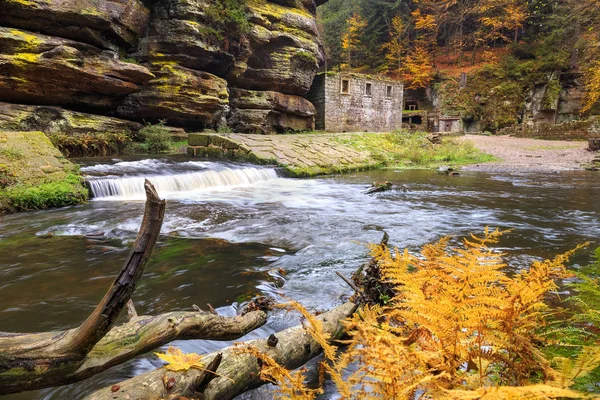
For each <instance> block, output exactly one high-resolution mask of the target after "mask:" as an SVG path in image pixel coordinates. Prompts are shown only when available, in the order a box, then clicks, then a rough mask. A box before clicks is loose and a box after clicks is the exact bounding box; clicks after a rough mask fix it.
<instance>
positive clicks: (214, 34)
mask: <svg viewBox="0 0 600 400" xmlns="http://www.w3.org/2000/svg"><path fill="white" fill-rule="evenodd" d="M247 10H248V7H247V5H246V2H245V1H244V0H215V1H211V2H210V3H209V6H208V7H207V8H206V9H205V11H204V12H205V14H206V17H207V18H206V22H207V23H208V24H209V27H208V28H204V29H203V31H204V33H205V34H206V35H207V36H208V37H209V38H212V39H213V40H215V41H216V42H218V43H219V44H221V42H223V41H225V39H226V38H233V37H236V36H240V35H243V34H244V33H247V32H249V31H250V28H251V25H250V22H249V21H248V18H247Z"/></svg>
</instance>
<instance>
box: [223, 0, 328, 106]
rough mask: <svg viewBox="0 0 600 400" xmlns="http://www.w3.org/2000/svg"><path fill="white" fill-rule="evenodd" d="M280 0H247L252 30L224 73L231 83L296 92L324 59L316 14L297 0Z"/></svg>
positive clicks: (305, 85)
mask: <svg viewBox="0 0 600 400" xmlns="http://www.w3.org/2000/svg"><path fill="white" fill-rule="evenodd" d="M280 3H284V4H278V3H275V2H273V1H260V0H249V1H248V3H247V4H248V9H249V12H250V17H249V20H250V22H251V23H252V30H251V31H250V32H249V33H248V34H247V35H246V37H247V44H246V47H247V48H246V49H245V50H240V54H239V55H238V56H237V57H236V65H235V68H234V69H233V70H232V72H231V73H230V74H229V75H228V77H227V80H228V81H229V82H230V84H231V86H234V87H239V88H244V89H250V90H272V91H277V92H282V93H286V94H295V95H299V96H303V95H305V94H306V93H307V92H308V90H309V89H310V86H311V84H312V80H313V78H314V76H315V74H316V72H317V70H318V69H319V66H320V65H321V64H322V63H323V62H324V59H325V58H324V53H323V47H322V45H321V42H320V41H319V38H318V33H317V24H316V19H315V16H314V14H313V13H311V10H309V9H307V8H306V7H305V6H304V5H303V4H302V3H300V2H296V3H295V4H296V5H295V6H293V7H292V6H289V5H287V3H288V2H285V1H280ZM311 4H312V3H311Z"/></svg>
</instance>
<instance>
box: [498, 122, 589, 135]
mask: <svg viewBox="0 0 600 400" xmlns="http://www.w3.org/2000/svg"><path fill="white" fill-rule="evenodd" d="M499 133H500V134H505V135H506V134H508V135H512V136H516V137H526V138H533V139H547V140H585V139H591V138H600V121H599V120H598V119H596V118H590V119H588V120H584V121H571V122H563V123H560V124H553V123H549V122H538V123H535V124H534V125H533V126H523V127H521V126H518V127H510V128H506V129H503V130H502V131H500V132H499Z"/></svg>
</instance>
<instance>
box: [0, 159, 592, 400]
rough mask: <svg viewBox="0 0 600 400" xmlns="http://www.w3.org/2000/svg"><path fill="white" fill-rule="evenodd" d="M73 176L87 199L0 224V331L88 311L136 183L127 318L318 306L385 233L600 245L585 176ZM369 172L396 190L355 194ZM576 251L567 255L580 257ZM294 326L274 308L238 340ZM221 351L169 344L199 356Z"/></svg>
mask: <svg viewBox="0 0 600 400" xmlns="http://www.w3.org/2000/svg"><path fill="white" fill-rule="evenodd" d="M96 162H97V161H96ZM83 172H84V174H86V175H88V181H89V184H90V188H91V190H92V191H93V193H94V196H95V198H94V199H93V200H92V201H91V202H90V203H89V204H87V205H82V206H77V207H69V208H63V209H58V210H50V211H39V212H31V213H22V214H17V215H11V216H7V217H4V219H3V220H1V221H0V331H22V332H33V331H44V330H51V329H66V328H71V327H74V326H77V325H78V324H79V323H80V322H81V321H82V320H83V319H84V318H85V317H86V316H87V315H88V314H89V313H90V311H91V310H92V309H93V308H94V307H95V305H96V304H97V302H98V301H99V300H100V298H101V297H102V296H103V294H104V292H105V290H106V288H107V287H108V286H109V285H110V283H111V282H112V279H113V278H114V276H115V274H116V273H117V271H118V270H119V268H120V266H121V263H122V262H123V260H124V259H125V257H126V255H127V252H128V246H129V245H130V244H131V242H132V241H133V240H134V238H135V235H136V232H137V229H138V227H139V224H140V222H141V214H142V211H143V207H144V202H143V199H144V192H143V181H144V178H148V179H150V180H151V181H152V182H153V183H154V184H155V185H156V186H157V188H158V191H159V193H160V195H161V196H162V197H164V198H166V199H167V211H166V216H165V222H164V224H163V228H162V235H161V237H160V239H159V242H158V244H157V247H156V248H155V250H154V253H153V255H152V258H151V261H150V263H149V265H148V266H147V267H146V271H145V273H144V276H143V278H142V279H141V281H140V283H139V285H138V288H137V290H136V292H135V294H134V296H133V300H134V302H135V304H136V306H137V309H138V312H139V313H140V314H142V313H143V314H155V313H161V312H167V311H172V310H190V309H191V307H192V305H193V304H197V305H199V306H201V307H204V305H205V304H206V303H211V304H212V305H213V306H214V307H215V308H217V309H218V311H219V312H220V313H222V314H226V315H234V314H235V312H236V308H237V307H239V304H240V303H241V302H243V301H245V300H247V299H249V298H251V297H252V296H254V295H256V294H266V295H270V296H275V297H277V296H279V295H285V296H289V297H292V298H294V299H297V300H299V301H301V302H302V303H303V304H305V305H306V306H308V307H309V308H312V309H315V310H325V309H329V308H331V307H333V306H335V305H337V304H339V303H340V302H341V301H342V300H341V299H340V298H341V297H342V296H344V295H346V294H348V293H349V289H348V288H347V287H346V286H345V284H344V283H343V282H342V281H341V280H340V279H339V278H338V277H337V276H336V275H335V271H340V272H342V273H343V274H345V275H346V276H349V275H350V274H351V273H352V272H353V271H354V270H355V269H356V268H357V267H358V266H359V265H360V264H361V263H363V262H364V261H365V260H367V259H368V254H367V251H366V249H365V247H364V244H365V243H369V242H379V240H380V239H381V237H382V232H383V231H384V230H385V231H387V232H388V233H389V235H390V238H391V239H390V243H391V244H393V245H398V246H401V247H409V248H410V249H412V250H416V249H418V247H419V246H420V245H422V244H424V243H426V242H429V241H433V240H436V239H438V238H439V237H440V236H442V235H450V234H453V235H466V234H469V233H470V232H480V231H481V230H482V229H483V228H484V227H485V226H491V227H499V228H502V229H507V228H513V229H514V231H513V232H511V233H508V234H506V235H505V237H504V240H503V241H502V242H501V244H500V246H499V247H498V249H499V250H501V251H504V252H506V253H507V260H508V262H509V268H512V269H518V268H523V267H526V266H527V264H528V262H529V261H530V260H531V259H533V258H546V257H551V256H552V255H554V254H556V253H558V252H562V251H565V250H567V249H570V248H572V247H574V246H575V245H576V244H578V243H582V242H585V241H591V242H592V245H593V246H599V245H600V201H599V199H600V180H599V179H598V175H597V174H594V173H589V172H565V173H561V174H539V173H538V174H499V173H495V174H487V173H476V172H464V173H462V174H461V176H458V177H449V176H446V175H438V174H436V173H435V172H432V171H394V170H386V171H371V172H364V173H354V174H348V175H342V176H333V177H325V178H319V179H303V180H298V179H287V178H283V177H280V176H279V175H278V172H277V171H276V170H275V169H272V168H266V167H257V166H251V165H243V164H228V163H223V162H202V161H185V160H184V161H181V160H179V161H174V160H168V159H161V160H133V161H118V160H113V161H111V162H107V163H104V164H99V165H91V166H87V167H83ZM383 180H389V181H391V182H392V183H394V184H397V185H403V187H404V189H403V190H393V191H390V192H385V193H380V194H376V195H366V194H365V193H364V192H365V190H366V188H367V187H368V185H369V184H370V183H371V182H373V181H383ZM589 253H590V252H584V253H581V254H580V255H579V256H578V257H576V258H575V260H574V262H575V263H585V262H588V261H589ZM296 322H297V320H295V319H294V318H293V317H291V316H290V315H286V314H277V313H276V314H275V315H274V316H273V317H272V318H270V320H269V322H268V324H267V325H266V326H264V327H262V328H260V329H258V330H257V331H255V332H252V333H251V334H250V335H249V336H248V337H263V336H266V335H268V334H269V333H271V332H274V331H277V330H280V329H283V328H285V327H287V326H290V325H292V324H294V323H296ZM228 344H230V343H227V342H208V341H200V340H194V341H186V342H177V343H175V345H177V346H178V347H180V348H182V349H183V350H184V351H186V352H191V351H194V352H198V353H202V352H210V351H214V350H216V349H218V348H220V347H223V346H226V345H228ZM160 365H161V363H160V362H159V361H157V359H156V357H154V356H152V355H151V354H148V355H144V356H140V357H138V358H137V359H135V360H132V361H130V362H127V363H126V364H124V365H122V366H119V367H116V368H113V369H111V370H109V371H105V372H104V373H101V374H99V375H97V376H95V377H93V378H90V379H88V380H86V381H84V382H79V383H76V384H73V385H68V386H65V387H62V388H53V389H44V390H40V391H36V392H28V393H21V394H17V395H9V396H4V397H0V399H2V400H5V399H6V400H8V399H77V398H80V397H82V396H83V395H85V394H87V393H89V392H90V391H93V390H96V389H98V388H101V387H105V386H109V385H112V384H113V383H115V382H119V381H121V380H123V379H126V378H129V377H131V376H134V375H137V374H139V373H142V372H145V371H148V370H151V369H153V368H156V367H158V366H160ZM266 398H268V395H267V397H266Z"/></svg>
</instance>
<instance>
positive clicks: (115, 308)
mask: <svg viewBox="0 0 600 400" xmlns="http://www.w3.org/2000/svg"><path fill="white" fill-rule="evenodd" d="M144 187H145V189H146V207H145V210H144V218H143V220H142V225H141V227H140V230H139V232H138V235H137V237H136V240H135V242H134V243H133V247H132V248H131V251H130V252H129V256H128V257H127V260H126V261H125V265H124V266H123V268H122V269H121V271H120V272H119V275H118V276H117V278H116V279H115V281H114V282H113V284H112V285H111V286H110V288H109V289H108V291H107V292H106V294H105V296H104V298H103V299H102V300H101V301H100V303H99V304H98V306H97V307H96V309H95V310H94V311H93V312H92V313H91V314H90V316H89V317H88V318H87V319H86V320H85V321H84V322H83V323H82V324H81V325H80V326H79V327H77V328H75V329H70V330H67V331H60V332H44V333H30V334H27V333H0V394H2V393H13V392H18V391H23V390H29V389H35V388H40V387H45V386H50V385H55V384H56V383H57V381H60V380H61V379H62V378H63V377H64V375H65V373H66V372H68V371H69V370H73V369H74V368H75V369H76V367H77V366H78V364H81V363H82V362H83V360H84V358H85V356H86V354H87V353H88V352H89V351H90V350H91V349H92V347H94V345H95V344H96V343H98V341H100V339H102V338H103V337H104V336H105V335H106V333H107V332H108V331H110V329H111V328H112V327H113V325H114V323H115V321H116V320H117V317H118V316H119V314H120V313H121V310H122V309H123V307H124V306H125V303H127V301H128V300H129V299H130V297H131V294H132V293H133V291H134V290H135V286H136V283H137V281H138V280H139V278H140V277H141V275H142V273H143V271H144V267H145V266H146V262H147V261H148V258H149V257H150V254H151V253H152V249H153V248H154V244H155V243H156V240H157V239H158V235H159V233H160V228H161V226H162V222H163V217H164V213H165V202H164V201H163V200H160V198H159V197H158V193H157V192H156V189H154V187H153V186H152V184H151V183H150V182H149V181H147V180H146V182H145V184H144Z"/></svg>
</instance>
